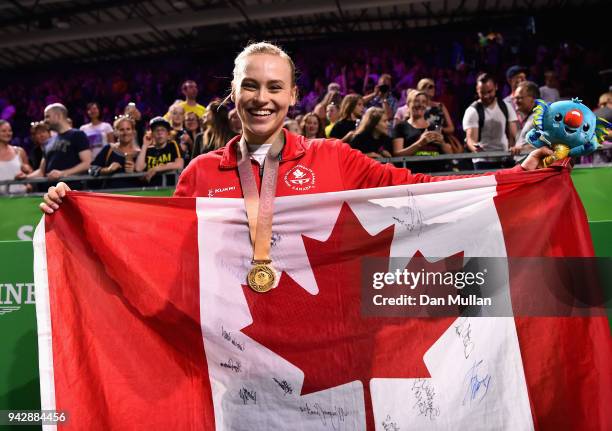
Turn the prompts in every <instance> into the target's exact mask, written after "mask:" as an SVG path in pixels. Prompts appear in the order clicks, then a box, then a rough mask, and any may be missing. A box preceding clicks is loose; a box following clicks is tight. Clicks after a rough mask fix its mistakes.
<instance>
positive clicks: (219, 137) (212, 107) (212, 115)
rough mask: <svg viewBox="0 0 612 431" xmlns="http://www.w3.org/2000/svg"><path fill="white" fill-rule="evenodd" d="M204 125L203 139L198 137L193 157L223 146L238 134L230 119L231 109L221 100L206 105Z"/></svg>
mask: <svg viewBox="0 0 612 431" xmlns="http://www.w3.org/2000/svg"><path fill="white" fill-rule="evenodd" d="M204 127H205V129H204V133H202V134H201V139H196V143H195V145H194V147H193V154H192V159H193V158H195V157H197V156H199V155H200V154H206V153H208V152H210V151H214V150H218V149H219V148H222V147H223V146H224V145H225V144H226V143H227V141H229V140H230V139H231V138H233V137H234V136H236V134H235V133H234V132H233V131H232V127H231V124H230V121H229V109H228V108H227V106H226V105H225V104H224V103H223V102H221V101H219V100H215V101H213V102H210V103H209V104H208V106H207V107H206V114H204Z"/></svg>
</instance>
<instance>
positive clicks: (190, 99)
mask: <svg viewBox="0 0 612 431" xmlns="http://www.w3.org/2000/svg"><path fill="white" fill-rule="evenodd" d="M181 91H182V93H183V95H184V96H185V100H183V101H179V102H176V103H173V104H172V105H173V106H174V105H179V106H181V107H182V108H183V110H184V111H185V114H187V113H188V112H193V113H195V114H196V115H197V116H198V118H202V117H204V114H205V113H206V108H205V107H204V106H202V105H200V104H199V103H198V102H197V100H196V99H197V97H198V84H196V82H195V81H192V80H191V79H188V80H187V81H185V82H183V85H181ZM164 118H165V119H166V120H170V110H169V109H168V112H167V113H166V115H164Z"/></svg>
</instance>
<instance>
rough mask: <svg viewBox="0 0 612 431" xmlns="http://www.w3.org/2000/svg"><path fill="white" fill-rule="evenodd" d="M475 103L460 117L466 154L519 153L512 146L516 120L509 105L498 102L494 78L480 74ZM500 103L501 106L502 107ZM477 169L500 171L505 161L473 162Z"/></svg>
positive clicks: (485, 160)
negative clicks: (481, 152) (468, 152)
mask: <svg viewBox="0 0 612 431" xmlns="http://www.w3.org/2000/svg"><path fill="white" fill-rule="evenodd" d="M476 93H477V94H478V100H477V101H476V102H474V103H472V104H471V105H470V106H469V107H468V108H467V109H466V111H465V114H464V115H463V130H465V133H466V145H467V148H468V149H469V151H471V152H474V153H476V152H479V151H508V150H510V151H511V152H512V153H519V152H520V149H519V148H516V147H515V146H514V144H515V139H516V134H517V117H516V112H514V109H513V108H512V106H511V105H510V104H509V103H507V102H504V101H503V100H498V99H497V84H496V83H495V79H494V78H493V76H491V75H489V74H487V73H483V74H482V75H480V76H479V77H478V79H477V82H476ZM502 104H503V105H502ZM473 162H474V167H475V168H476V169H499V168H501V167H503V166H504V162H503V161H501V160H499V159H474V160H473Z"/></svg>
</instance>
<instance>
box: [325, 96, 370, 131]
mask: <svg viewBox="0 0 612 431" xmlns="http://www.w3.org/2000/svg"><path fill="white" fill-rule="evenodd" d="M364 110H365V105H364V103H363V98H362V97H361V95H359V94H355V93H352V94H347V95H346V96H344V99H342V104H341V105H340V120H338V122H337V123H336V124H334V127H332V129H331V132H330V133H329V137H330V138H337V139H341V140H344V138H345V137H346V136H347V135H348V134H349V133H350V132H352V131H353V130H355V129H356V128H357V121H358V120H359V119H360V118H361V116H362V115H363V111H364Z"/></svg>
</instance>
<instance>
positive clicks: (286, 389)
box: [272, 377, 293, 395]
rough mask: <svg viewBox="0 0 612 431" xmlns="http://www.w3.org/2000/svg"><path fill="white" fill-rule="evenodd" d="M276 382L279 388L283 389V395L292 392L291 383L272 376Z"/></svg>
mask: <svg viewBox="0 0 612 431" xmlns="http://www.w3.org/2000/svg"><path fill="white" fill-rule="evenodd" d="M272 379H273V380H274V381H275V382H276V384H277V385H278V386H280V388H281V389H282V390H283V392H284V393H285V395H287V394H292V393H293V388H292V387H291V385H290V384H289V383H288V382H287V380H282V381H279V380H278V379H277V378H276V377H273V378H272Z"/></svg>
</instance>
